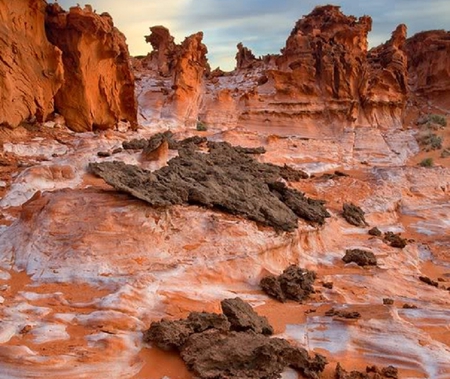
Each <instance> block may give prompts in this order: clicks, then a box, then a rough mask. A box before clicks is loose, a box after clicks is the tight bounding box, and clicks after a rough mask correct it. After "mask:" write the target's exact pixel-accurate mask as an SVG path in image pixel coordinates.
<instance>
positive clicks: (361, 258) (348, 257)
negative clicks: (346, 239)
mask: <svg viewBox="0 0 450 379" xmlns="http://www.w3.org/2000/svg"><path fill="white" fill-rule="evenodd" d="M342 260H343V261H344V262H345V263H350V262H355V263H356V264H357V265H358V266H376V265H377V258H376V257H375V254H374V253H372V252H371V251H366V250H361V249H349V250H346V252H345V255H344V257H343V258H342Z"/></svg>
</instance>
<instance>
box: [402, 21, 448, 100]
mask: <svg viewBox="0 0 450 379" xmlns="http://www.w3.org/2000/svg"><path fill="white" fill-rule="evenodd" d="M406 51H407V54H408V70H409V76H410V77H411V87H412V89H413V90H414V91H415V92H417V94H418V95H421V96H423V97H424V98H425V99H427V98H429V99H433V101H434V102H437V103H439V104H442V105H443V106H448V104H449V97H448V88H449V83H450V73H449V63H450V62H449V56H450V54H449V51H450V44H449V33H448V32H446V31H444V30H433V31H427V32H422V33H417V34H416V35H414V36H413V37H411V38H409V39H408V41H407V43H406Z"/></svg>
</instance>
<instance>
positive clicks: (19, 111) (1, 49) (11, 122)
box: [0, 0, 63, 127]
mask: <svg viewBox="0 0 450 379" xmlns="http://www.w3.org/2000/svg"><path fill="white" fill-rule="evenodd" d="M45 6H46V2H45V1H44V0H15V1H9V0H0V125H6V126H9V127H15V126H17V125H19V124H20V123H21V122H22V121H24V120H33V119H34V118H35V119H37V120H38V121H44V120H45V119H46V117H47V116H48V114H49V113H51V112H52V111H53V97H54V96H55V93H56V92H57V91H58V89H59V88H60V87H61V84H62V81H63V65H62V60H61V51H60V50H59V49H58V48H56V47H55V46H53V45H51V44H50V43H49V42H48V40H47V37H46V35H45V28H44V17H45Z"/></svg>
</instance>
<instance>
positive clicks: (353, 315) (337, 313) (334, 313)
mask: <svg viewBox="0 0 450 379" xmlns="http://www.w3.org/2000/svg"><path fill="white" fill-rule="evenodd" d="M325 316H327V317H334V316H336V317H342V318H347V319H358V318H361V313H359V312H351V311H339V310H336V309H334V308H331V309H329V310H328V311H326V312H325Z"/></svg>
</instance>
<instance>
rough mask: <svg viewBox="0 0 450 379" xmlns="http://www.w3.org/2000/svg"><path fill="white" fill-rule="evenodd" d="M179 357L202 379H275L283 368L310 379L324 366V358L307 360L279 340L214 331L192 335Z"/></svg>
mask: <svg viewBox="0 0 450 379" xmlns="http://www.w3.org/2000/svg"><path fill="white" fill-rule="evenodd" d="M181 357H182V358H183V360H184V361H185V363H186V365H187V366H188V368H189V369H190V370H191V371H193V372H194V374H195V375H197V376H198V377H200V378H202V379H217V378H221V379H222V378H223V379H225V378H227V379H232V378H235V379H272V378H274V379H275V378H280V374H281V373H282V372H283V370H284V369H285V368H286V367H287V366H291V367H293V368H295V369H297V370H299V371H300V372H301V373H302V374H303V376H304V377H305V378H311V379H314V378H318V377H319V376H318V375H319V373H320V372H322V371H323V370H324V368H325V365H326V363H327V362H326V360H325V358H324V357H322V356H320V355H317V356H316V357H315V358H310V357H309V355H308V353H307V352H306V350H304V349H301V348H294V347H292V346H291V345H290V344H289V343H288V342H287V341H286V340H283V339H280V338H267V337H265V336H263V335H261V334H256V333H253V332H230V333H224V332H220V331H216V330H211V331H207V332H204V333H201V334H196V335H194V336H192V337H191V338H190V339H189V341H188V342H187V343H186V344H185V345H184V346H183V348H182V350H181Z"/></svg>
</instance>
